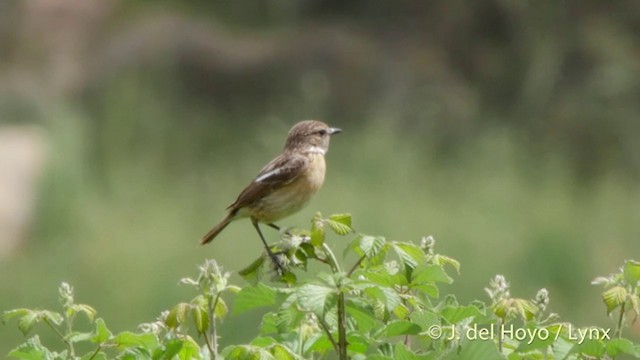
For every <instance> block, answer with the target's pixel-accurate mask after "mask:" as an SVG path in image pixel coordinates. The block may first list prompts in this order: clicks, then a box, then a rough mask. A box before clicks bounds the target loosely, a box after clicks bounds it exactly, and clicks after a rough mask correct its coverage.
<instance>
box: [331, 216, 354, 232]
mask: <svg viewBox="0 0 640 360" xmlns="http://www.w3.org/2000/svg"><path fill="white" fill-rule="evenodd" d="M327 224H328V225H329V227H330V228H331V230H333V232H335V233H336V234H338V235H340V236H344V235H347V234H348V233H350V232H352V231H353V229H351V227H350V226H349V225H346V224H343V223H342V222H339V221H334V220H331V219H327Z"/></svg>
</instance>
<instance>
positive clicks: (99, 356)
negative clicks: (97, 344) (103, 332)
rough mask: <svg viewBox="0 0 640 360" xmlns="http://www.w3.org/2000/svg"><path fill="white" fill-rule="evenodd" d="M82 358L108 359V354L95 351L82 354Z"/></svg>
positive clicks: (90, 359) (89, 359)
mask: <svg viewBox="0 0 640 360" xmlns="http://www.w3.org/2000/svg"><path fill="white" fill-rule="evenodd" d="M80 359H81V360H107V354H105V353H103V352H102V351H100V352H98V353H97V354H94V353H93V352H89V353H86V354H84V355H82V357H81V358H80Z"/></svg>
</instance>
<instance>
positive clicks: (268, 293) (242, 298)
mask: <svg viewBox="0 0 640 360" xmlns="http://www.w3.org/2000/svg"><path fill="white" fill-rule="evenodd" d="M275 303H276V291H275V289H273V288H271V287H269V286H266V285H264V284H258V285H257V286H248V287H245V288H243V289H242V290H241V291H240V292H239V293H238V296H237V297H236V301H235V303H234V307H233V314H234V315H238V314H241V313H243V312H246V311H249V310H252V309H256V308H260V307H265V306H273V305H275Z"/></svg>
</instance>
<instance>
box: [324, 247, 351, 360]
mask: <svg viewBox="0 0 640 360" xmlns="http://www.w3.org/2000/svg"><path fill="white" fill-rule="evenodd" d="M322 248H323V250H324V252H325V254H326V255H327V259H328V260H329V263H330V265H331V269H333V272H334V273H342V270H341V269H340V265H339V264H338V260H336V256H335V255H334V254H333V251H331V248H330V247H329V245H327V244H326V243H323V244H322ZM337 286H338V292H339V293H338V304H337V305H338V358H339V359H340V360H347V359H348V357H347V324H346V323H347V321H346V317H347V315H346V314H347V309H346V301H345V294H344V292H343V291H342V289H341V287H342V284H337Z"/></svg>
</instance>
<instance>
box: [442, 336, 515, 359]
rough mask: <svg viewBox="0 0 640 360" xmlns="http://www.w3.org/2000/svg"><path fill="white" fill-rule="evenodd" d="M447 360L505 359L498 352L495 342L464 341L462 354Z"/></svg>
mask: <svg viewBox="0 0 640 360" xmlns="http://www.w3.org/2000/svg"><path fill="white" fill-rule="evenodd" d="M446 359H455V360H478V359H483V360H499V359H504V357H503V356H502V355H501V354H500V353H499V352H498V348H497V346H496V344H495V343H494V342H493V341H470V340H469V341H464V342H463V343H462V344H461V349H460V353H459V354H457V355H455V356H454V357H447V358H446Z"/></svg>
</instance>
